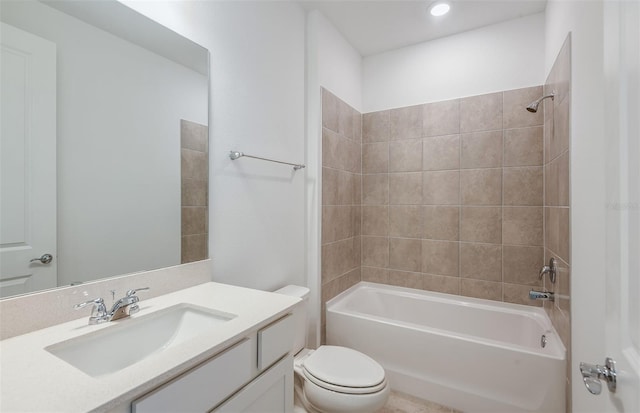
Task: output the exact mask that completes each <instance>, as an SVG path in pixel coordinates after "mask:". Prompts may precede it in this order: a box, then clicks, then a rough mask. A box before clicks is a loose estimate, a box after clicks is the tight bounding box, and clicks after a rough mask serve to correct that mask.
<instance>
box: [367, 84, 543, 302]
mask: <svg viewBox="0 0 640 413" xmlns="http://www.w3.org/2000/svg"><path fill="white" fill-rule="evenodd" d="M541 94H542V87H541V86H539V87H531V88H526V89H518V90H510V91H505V92H498V93H491V94H487V95H480V96H473V97H467V98H461V99H455V100H450V101H444V102H436V103H429V104H425V105H417V106H411V107H405V108H399V109H392V110H385V111H380V112H373V113H367V114H365V115H363V139H362V141H363V145H362V173H363V175H362V270H361V271H362V279H363V280H365V281H375V282H383V283H390V284H394V285H400V286H406V287H412V288H422V289H426V290H432V291H438V292H445V293H450V294H459V295H466V296H472V297H478V298H485V299H490V300H497V301H507V302H513V303H519V304H528V305H540V303H539V302H532V301H530V300H529V299H528V292H529V290H530V289H531V288H532V287H540V286H541V285H542V284H541V282H540V281H539V280H538V271H539V270H540V266H541V264H542V262H543V257H544V249H543V241H544V239H543V169H542V164H543V121H544V119H543V113H542V111H540V112H539V113H536V114H533V113H530V112H527V111H526V110H525V107H526V106H527V104H529V103H530V102H531V101H533V100H535V99H537V98H538V97H540V96H541Z"/></svg>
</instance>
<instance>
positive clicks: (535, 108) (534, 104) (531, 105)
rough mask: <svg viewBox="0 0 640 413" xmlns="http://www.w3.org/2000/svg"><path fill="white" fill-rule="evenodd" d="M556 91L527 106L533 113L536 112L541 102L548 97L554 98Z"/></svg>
mask: <svg viewBox="0 0 640 413" xmlns="http://www.w3.org/2000/svg"><path fill="white" fill-rule="evenodd" d="M555 95H556V93H555V92H551V94H550V95H546V96H543V97H541V98H540V99H538V100H536V101H534V102H531V103H530V104H529V106H527V110H528V111H529V112H531V113H536V112H537V111H538V105H540V102H542V101H543V100H545V99H546V98H551V100H553V98H554V97H555Z"/></svg>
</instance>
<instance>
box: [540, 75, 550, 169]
mask: <svg viewBox="0 0 640 413" xmlns="http://www.w3.org/2000/svg"><path fill="white" fill-rule="evenodd" d="M550 92H551V91H547V90H546V86H545V93H546V94H549V93H550ZM542 103H543V104H544V136H543V139H544V145H543V151H544V159H545V162H549V160H551V149H550V148H551V135H553V102H550V101H549V100H545V101H544V102H542Z"/></svg>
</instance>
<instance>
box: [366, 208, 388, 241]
mask: <svg viewBox="0 0 640 413" xmlns="http://www.w3.org/2000/svg"><path fill="white" fill-rule="evenodd" d="M388 234H389V207H387V206H369V205H364V206H362V235H381V236H387V235H388Z"/></svg>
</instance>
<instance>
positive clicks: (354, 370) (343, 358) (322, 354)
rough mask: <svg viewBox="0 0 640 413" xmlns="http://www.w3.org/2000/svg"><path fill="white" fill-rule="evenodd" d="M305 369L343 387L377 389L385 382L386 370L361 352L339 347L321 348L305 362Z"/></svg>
mask: <svg viewBox="0 0 640 413" xmlns="http://www.w3.org/2000/svg"><path fill="white" fill-rule="evenodd" d="M304 369H305V370H306V371H307V372H308V373H310V374H311V375H313V376H314V377H316V378H318V379H320V380H322V381H324V382H326V383H329V384H334V385H337V386H341V387H360V388H369V387H375V386H378V385H379V384H381V383H382V382H383V381H384V369H383V368H382V366H381V365H380V364H378V363H377V362H376V361H375V360H373V359H372V358H371V357H369V356H366V355H364V354H362V353H360V352H359V351H356V350H353V349H350V348H346V347H338V346H320V348H318V349H317V350H316V351H314V352H313V353H312V354H311V355H310V356H309V357H307V358H306V359H305V360H304Z"/></svg>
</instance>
